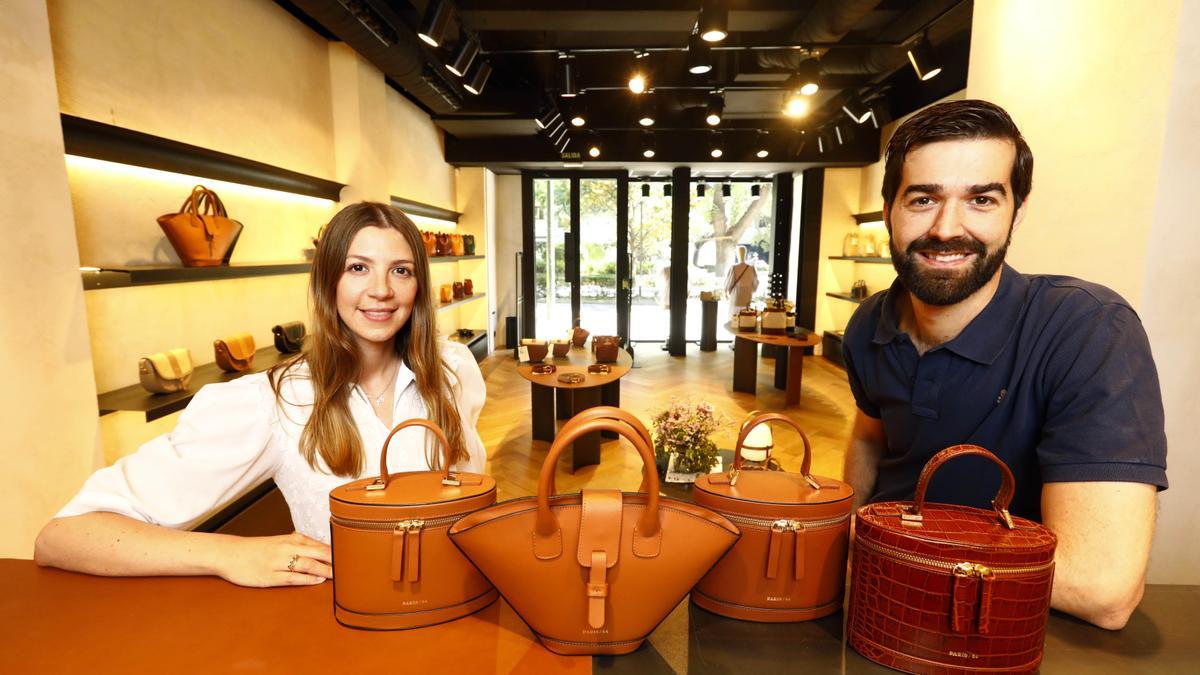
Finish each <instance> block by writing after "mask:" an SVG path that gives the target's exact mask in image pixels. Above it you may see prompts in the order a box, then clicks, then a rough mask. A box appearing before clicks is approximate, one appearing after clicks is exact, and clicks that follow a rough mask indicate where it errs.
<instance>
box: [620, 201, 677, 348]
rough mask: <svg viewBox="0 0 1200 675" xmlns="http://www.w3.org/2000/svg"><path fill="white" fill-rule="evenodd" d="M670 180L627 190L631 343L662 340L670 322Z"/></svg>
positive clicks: (667, 331) (664, 338) (665, 336)
mask: <svg viewBox="0 0 1200 675" xmlns="http://www.w3.org/2000/svg"><path fill="white" fill-rule="evenodd" d="M669 185H670V182H669V181H649V182H645V183H642V184H639V185H635V186H634V189H633V190H630V191H629V258H630V268H631V270H630V276H631V282H632V284H631V288H630V293H629V296H630V308H629V313H630V321H629V323H630V326H629V339H630V340H631V341H632V342H663V341H665V340H666V339H667V335H668V333H670V328H671V322H670V321H669V320H668V318H667V313H668V312H669V311H670V309H671V300H670V290H671V284H670V280H671V195H670V191H669V190H667V189H665V188H667V186H669Z"/></svg>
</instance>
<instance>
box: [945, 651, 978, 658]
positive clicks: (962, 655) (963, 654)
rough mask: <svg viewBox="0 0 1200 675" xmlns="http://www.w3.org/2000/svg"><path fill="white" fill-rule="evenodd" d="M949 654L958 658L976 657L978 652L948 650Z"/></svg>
mask: <svg viewBox="0 0 1200 675" xmlns="http://www.w3.org/2000/svg"><path fill="white" fill-rule="evenodd" d="M950 656H957V657H958V658H960V659H977V658H979V655H978V654H975V653H972V652H950Z"/></svg>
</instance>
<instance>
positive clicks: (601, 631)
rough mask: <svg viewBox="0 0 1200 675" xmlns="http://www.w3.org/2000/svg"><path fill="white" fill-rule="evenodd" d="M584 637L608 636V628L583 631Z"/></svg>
mask: <svg viewBox="0 0 1200 675" xmlns="http://www.w3.org/2000/svg"><path fill="white" fill-rule="evenodd" d="M583 634H584V635H608V629H607V628H598V629H596V630H591V629H587V630H584V631H583Z"/></svg>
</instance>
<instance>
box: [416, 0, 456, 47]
mask: <svg viewBox="0 0 1200 675" xmlns="http://www.w3.org/2000/svg"><path fill="white" fill-rule="evenodd" d="M449 26H450V3H449V2H446V0H432V1H431V2H430V3H429V5H428V6H427V7H425V17H424V19H422V20H421V30H419V31H417V37H419V38H421V40H423V41H424V42H425V44H428V45H429V46H430V47H439V46H441V44H442V40H444V39H446V28H448V27H449Z"/></svg>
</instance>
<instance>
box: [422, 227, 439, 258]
mask: <svg viewBox="0 0 1200 675" xmlns="http://www.w3.org/2000/svg"><path fill="white" fill-rule="evenodd" d="M421 245H422V246H424V247H425V255H426V256H428V257H430V258H432V257H434V256H436V255H437V235H436V234H434V233H432V232H425V231H422V232H421Z"/></svg>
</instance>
